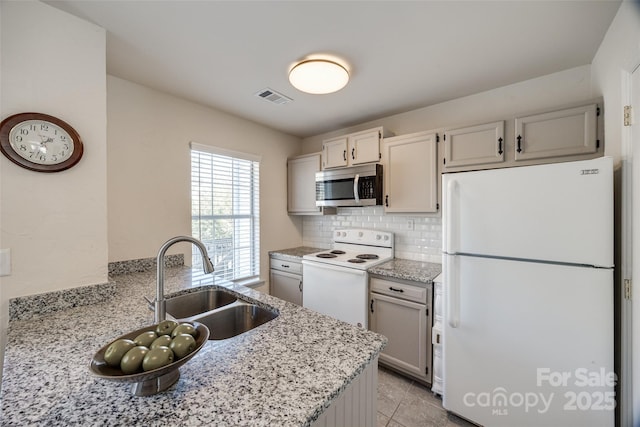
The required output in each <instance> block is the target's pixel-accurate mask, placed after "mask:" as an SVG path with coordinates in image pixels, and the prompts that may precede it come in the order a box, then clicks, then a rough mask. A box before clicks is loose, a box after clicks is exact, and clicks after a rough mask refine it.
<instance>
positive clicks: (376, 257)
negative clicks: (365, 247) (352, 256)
mask: <svg viewBox="0 0 640 427" xmlns="http://www.w3.org/2000/svg"><path fill="white" fill-rule="evenodd" d="M356 258H360V259H378V258H380V257H379V256H378V255H375V254H361V255H356Z"/></svg>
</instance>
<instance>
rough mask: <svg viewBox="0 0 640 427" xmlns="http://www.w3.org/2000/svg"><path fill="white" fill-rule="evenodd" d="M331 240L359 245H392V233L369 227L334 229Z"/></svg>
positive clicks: (390, 246)
mask: <svg viewBox="0 0 640 427" xmlns="http://www.w3.org/2000/svg"><path fill="white" fill-rule="evenodd" d="M333 241H334V242H336V243H353V244H360V245H370V246H382V247H389V248H392V247H393V233H390V232H387V231H380V230H369V229H346V230H336V231H335V232H334V238H333Z"/></svg>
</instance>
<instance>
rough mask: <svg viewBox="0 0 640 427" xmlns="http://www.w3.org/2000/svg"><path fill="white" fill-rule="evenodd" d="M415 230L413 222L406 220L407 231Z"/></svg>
mask: <svg viewBox="0 0 640 427" xmlns="http://www.w3.org/2000/svg"><path fill="white" fill-rule="evenodd" d="M414 228H415V221H414V220H412V219H408V220H407V230H413V229H414Z"/></svg>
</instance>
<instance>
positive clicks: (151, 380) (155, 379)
mask: <svg viewBox="0 0 640 427" xmlns="http://www.w3.org/2000/svg"><path fill="white" fill-rule="evenodd" d="M186 323H190V324H192V325H193V327H194V328H195V329H196V332H197V334H196V336H195V339H196V348H195V349H194V350H193V351H192V352H191V353H189V354H188V355H186V356H185V357H183V358H182V359H178V360H176V361H175V362H173V363H170V364H168V365H165V366H162V367H160V368H156V369H153V370H150V371H145V372H139V373H135V374H125V373H123V372H122V371H121V370H120V368H119V367H112V366H109V365H107V362H105V360H104V353H105V351H107V348H108V347H109V346H110V345H111V344H112V343H113V342H114V341H117V340H119V339H130V340H133V339H134V338H135V337H137V336H138V335H140V334H141V333H143V332H147V331H154V330H155V329H156V326H157V325H151V326H147V327H145V328H142V329H138V330H137V331H133V332H130V333H128V334H125V335H122V336H121V337H118V338H116V339H114V340H113V341H111V342H110V343H109V344H107V345H105V346H104V347H102V348H101V349H100V350H98V352H97V353H96V354H95V355H94V356H93V359H92V360H91V363H90V364H89V370H90V371H91V373H92V374H93V375H95V376H96V377H99V378H104V379H106V380H112V381H120V382H124V383H132V386H131V392H132V393H133V394H135V395H136V396H150V395H152V394H156V393H159V392H161V391H164V390H166V389H168V388H169V387H171V386H172V385H173V384H175V383H176V381H178V379H179V378H180V371H179V370H178V368H180V366H182V365H184V364H185V363H187V362H188V361H189V360H190V359H191V358H192V357H193V356H195V354H196V353H197V352H198V351H200V349H201V348H202V347H203V346H204V345H205V343H206V342H207V340H208V339H209V328H207V327H206V326H205V325H203V324H202V323H198V322H186Z"/></svg>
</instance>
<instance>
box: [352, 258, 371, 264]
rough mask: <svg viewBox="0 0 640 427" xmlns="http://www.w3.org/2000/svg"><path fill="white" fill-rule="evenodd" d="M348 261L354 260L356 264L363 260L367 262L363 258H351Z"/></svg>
mask: <svg viewBox="0 0 640 427" xmlns="http://www.w3.org/2000/svg"><path fill="white" fill-rule="evenodd" d="M347 262H352V263H354V264H362V263H363V262H367V261H365V260H364V259H362V258H351V259H349V260H347Z"/></svg>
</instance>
